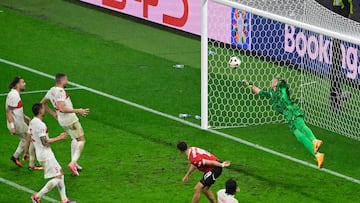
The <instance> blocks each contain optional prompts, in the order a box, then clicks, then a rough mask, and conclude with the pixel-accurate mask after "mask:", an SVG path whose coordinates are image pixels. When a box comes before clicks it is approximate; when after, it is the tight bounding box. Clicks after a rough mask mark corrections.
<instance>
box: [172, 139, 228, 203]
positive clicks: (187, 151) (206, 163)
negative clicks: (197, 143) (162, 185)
mask: <svg viewBox="0 0 360 203" xmlns="http://www.w3.org/2000/svg"><path fill="white" fill-rule="evenodd" d="M177 149H178V150H179V152H180V153H182V154H184V155H185V156H186V157H188V159H189V161H190V168H189V170H188V171H187V173H186V174H185V176H184V177H183V179H182V181H183V182H187V181H188V180H189V176H190V174H191V173H192V172H194V171H195V169H196V168H197V169H198V170H199V171H202V172H204V176H203V178H202V179H201V180H200V182H198V183H197V184H196V185H195V188H194V196H193V199H192V203H196V202H199V200H200V197H201V192H202V193H204V194H205V196H206V197H207V198H208V199H209V200H210V202H217V201H216V199H215V197H214V194H213V193H212V192H211V190H210V187H211V185H213V184H214V183H215V181H216V179H217V178H218V177H219V176H220V175H221V172H222V168H223V167H228V166H230V161H225V162H220V161H219V159H218V158H217V157H216V156H214V155H212V154H210V153H209V152H207V151H205V150H203V149H200V148H197V147H188V145H187V144H186V143H185V142H179V143H178V144H177Z"/></svg>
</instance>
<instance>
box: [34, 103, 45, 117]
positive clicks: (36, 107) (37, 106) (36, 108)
mask: <svg viewBox="0 0 360 203" xmlns="http://www.w3.org/2000/svg"><path fill="white" fill-rule="evenodd" d="M42 108H43V104H42V103H36V104H34V105H33V106H32V112H33V114H34V115H35V116H37V115H39V113H40V110H41V109H42Z"/></svg>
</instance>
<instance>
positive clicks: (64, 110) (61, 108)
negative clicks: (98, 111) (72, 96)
mask: <svg viewBox="0 0 360 203" xmlns="http://www.w3.org/2000/svg"><path fill="white" fill-rule="evenodd" d="M56 108H57V109H58V110H59V111H60V112H62V113H77V114H80V115H82V116H86V115H87V114H88V113H89V112H90V110H89V109H83V108H80V109H71V108H68V107H66V106H65V102H64V101H58V102H57V105H56Z"/></svg>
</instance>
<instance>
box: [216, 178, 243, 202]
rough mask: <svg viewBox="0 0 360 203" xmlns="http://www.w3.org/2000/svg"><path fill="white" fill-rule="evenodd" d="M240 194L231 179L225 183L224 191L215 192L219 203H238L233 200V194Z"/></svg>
mask: <svg viewBox="0 0 360 203" xmlns="http://www.w3.org/2000/svg"><path fill="white" fill-rule="evenodd" d="M236 192H240V188H239V187H238V186H237V183H236V181H235V180H233V179H229V180H227V181H226V183H225V189H221V190H219V191H218V192H217V196H218V201H219V203H238V202H239V201H237V199H235V193H236Z"/></svg>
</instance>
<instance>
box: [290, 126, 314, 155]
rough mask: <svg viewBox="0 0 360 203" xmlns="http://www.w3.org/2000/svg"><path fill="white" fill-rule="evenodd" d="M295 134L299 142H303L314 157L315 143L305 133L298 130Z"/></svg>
mask: <svg viewBox="0 0 360 203" xmlns="http://www.w3.org/2000/svg"><path fill="white" fill-rule="evenodd" d="M294 134H295V136H296V138H297V140H298V141H299V142H301V143H302V144H303V145H304V146H305V148H306V149H307V150H308V151H309V152H310V153H311V154H312V155H314V145H313V142H312V141H311V140H310V139H308V137H307V136H306V135H305V134H304V133H302V132H301V131H300V130H299V129H296V130H295V131H294Z"/></svg>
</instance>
